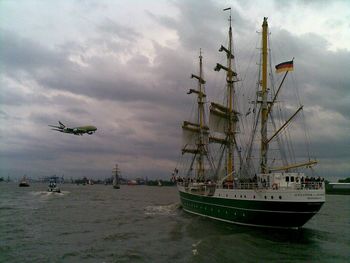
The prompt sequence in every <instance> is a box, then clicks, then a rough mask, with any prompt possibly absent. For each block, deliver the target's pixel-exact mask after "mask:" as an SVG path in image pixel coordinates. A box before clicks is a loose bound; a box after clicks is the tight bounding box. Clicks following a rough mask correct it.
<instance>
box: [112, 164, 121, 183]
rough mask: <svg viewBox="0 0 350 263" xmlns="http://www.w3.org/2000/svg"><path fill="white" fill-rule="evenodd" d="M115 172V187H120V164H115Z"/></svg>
mask: <svg viewBox="0 0 350 263" xmlns="http://www.w3.org/2000/svg"><path fill="white" fill-rule="evenodd" d="M112 173H113V188H114V189H119V188H120V184H119V168H118V164H116V165H115V168H114V169H113V171H112Z"/></svg>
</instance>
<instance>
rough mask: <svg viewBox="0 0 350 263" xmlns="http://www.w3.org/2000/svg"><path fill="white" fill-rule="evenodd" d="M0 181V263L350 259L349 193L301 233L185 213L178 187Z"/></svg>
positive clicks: (331, 198)
mask: <svg viewBox="0 0 350 263" xmlns="http://www.w3.org/2000/svg"><path fill="white" fill-rule="evenodd" d="M46 189H47V185H45V184H32V185H31V186H30V187H27V188H20V187H18V186H17V184H12V183H0V262H220V263H221V262H350V196H337V195H327V196H326V204H325V205H324V206H323V207H322V208H321V210H320V212H319V213H318V214H317V215H316V216H314V217H313V218H312V219H311V220H310V221H309V222H308V223H307V224H306V225H305V226H304V227H303V228H302V229H301V230H297V231H295V230H291V231H280V230H271V229H261V228H254V227H243V226H237V225H233V224H228V223H221V222H218V221H213V220H210V219H206V218H202V217H199V216H195V215H190V214H187V213H186V212H184V211H183V210H182V209H181V206H180V204H179V197H178V193H177V190H176V187H151V186H124V185H122V186H121V188H120V189H113V188H112V186H104V185H86V186H83V185H71V184H63V185H61V190H62V192H61V193H49V192H47V191H46Z"/></svg>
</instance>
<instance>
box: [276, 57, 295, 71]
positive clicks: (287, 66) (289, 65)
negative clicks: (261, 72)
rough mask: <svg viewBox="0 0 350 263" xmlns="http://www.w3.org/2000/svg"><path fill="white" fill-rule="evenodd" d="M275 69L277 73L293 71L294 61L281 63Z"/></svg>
mask: <svg viewBox="0 0 350 263" xmlns="http://www.w3.org/2000/svg"><path fill="white" fill-rule="evenodd" d="M275 68H276V73H281V72H286V71H293V60H291V61H286V62H283V63H280V64H278V65H276V66H275Z"/></svg>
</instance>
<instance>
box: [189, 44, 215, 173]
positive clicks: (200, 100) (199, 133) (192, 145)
mask: <svg viewBox="0 0 350 263" xmlns="http://www.w3.org/2000/svg"><path fill="white" fill-rule="evenodd" d="M191 78H195V79H197V80H198V86H197V89H190V90H189V92H187V94H192V93H194V94H196V95H197V104H198V107H197V108H198V115H197V121H196V123H192V122H189V121H184V123H183V125H182V131H183V140H184V148H183V149H182V153H190V154H194V157H193V159H192V163H191V167H190V170H192V165H193V163H194V161H195V160H196V165H197V179H198V180H204V173H205V172H204V171H205V169H204V156H206V155H207V152H206V148H205V146H206V144H207V139H208V133H209V132H208V131H209V128H208V126H206V123H205V112H204V103H205V97H206V95H205V93H204V84H205V80H204V79H203V57H202V50H200V51H199V75H194V74H192V75H191Z"/></svg>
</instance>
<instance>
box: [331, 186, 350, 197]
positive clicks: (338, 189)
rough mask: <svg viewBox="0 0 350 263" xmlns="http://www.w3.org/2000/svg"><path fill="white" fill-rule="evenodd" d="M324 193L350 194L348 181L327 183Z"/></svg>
mask: <svg viewBox="0 0 350 263" xmlns="http://www.w3.org/2000/svg"><path fill="white" fill-rule="evenodd" d="M326 194H333V195H350V183H329V184H326Z"/></svg>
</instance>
